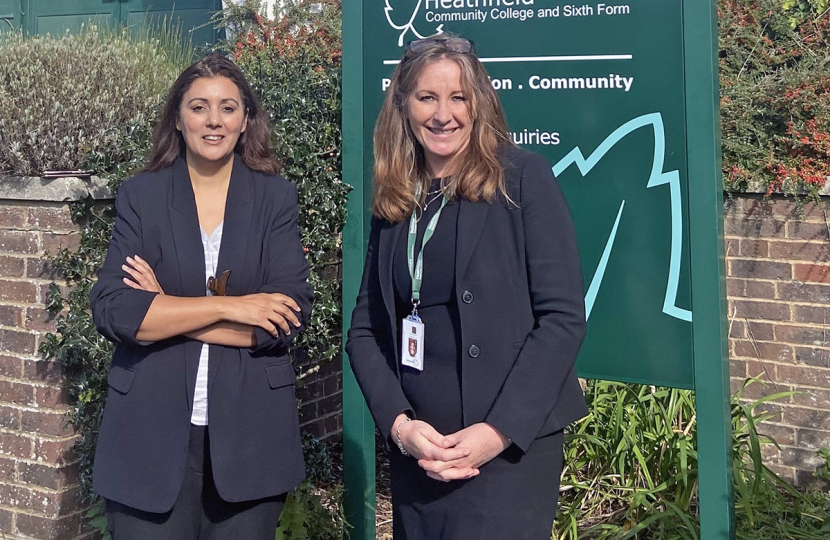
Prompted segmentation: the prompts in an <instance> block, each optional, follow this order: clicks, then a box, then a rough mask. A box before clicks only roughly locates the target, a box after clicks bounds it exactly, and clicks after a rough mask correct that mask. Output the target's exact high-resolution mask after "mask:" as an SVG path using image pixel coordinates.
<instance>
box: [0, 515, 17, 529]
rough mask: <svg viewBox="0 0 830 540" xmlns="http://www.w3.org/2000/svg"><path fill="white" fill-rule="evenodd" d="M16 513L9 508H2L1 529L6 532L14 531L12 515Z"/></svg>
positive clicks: (0, 516)
mask: <svg viewBox="0 0 830 540" xmlns="http://www.w3.org/2000/svg"><path fill="white" fill-rule="evenodd" d="M13 516H14V514H12V513H11V512H9V511H8V510H2V509H0V531H2V532H5V533H9V534H11V533H12V517H13Z"/></svg>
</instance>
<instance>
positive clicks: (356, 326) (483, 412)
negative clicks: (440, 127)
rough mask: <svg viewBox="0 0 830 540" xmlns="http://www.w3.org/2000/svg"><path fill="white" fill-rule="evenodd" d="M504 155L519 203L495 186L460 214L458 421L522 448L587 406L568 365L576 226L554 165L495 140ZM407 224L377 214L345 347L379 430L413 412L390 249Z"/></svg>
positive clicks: (579, 304)
mask: <svg viewBox="0 0 830 540" xmlns="http://www.w3.org/2000/svg"><path fill="white" fill-rule="evenodd" d="M500 161H501V163H502V165H503V166H504V168H505V184H506V189H507V193H508V195H509V197H510V198H511V199H512V200H513V201H514V202H515V203H516V204H511V203H509V202H508V201H507V200H506V199H505V198H504V197H503V196H502V195H501V194H499V197H498V199H497V200H496V201H494V202H493V203H492V204H490V203H487V202H486V201H479V202H470V201H469V200H466V199H462V200H461V201H460V206H459V211H458V232H457V238H456V265H455V295H456V300H457V304H458V312H459V316H460V318H461V356H462V358H461V395H462V407H463V419H464V425H465V426H469V425H471V424H474V423H477V422H483V421H486V422H489V423H490V424H491V425H493V426H494V427H495V428H496V429H498V430H499V431H500V432H501V433H503V434H504V435H505V436H507V437H509V438H510V439H511V440H512V441H513V443H514V444H516V445H517V446H518V447H519V448H520V449H521V450H522V451H527V450H528V448H529V447H530V444H531V443H532V442H533V440H534V439H535V438H537V437H541V436H544V435H548V434H550V433H553V432H556V431H559V430H561V429H563V428H564V427H565V426H566V425H567V424H568V423H570V422H572V421H574V420H577V419H578V418H581V417H582V416H584V415H585V414H586V413H587V408H586V406H585V399H584V396H583V395H582V389H581V388H580V386H579V381H578V379H577V377H576V371H575V369H574V363H575V361H576V357H577V353H578V351H579V347H580V346H581V344H582V340H583V337H584V334H585V328H586V324H585V304H584V300H583V288H582V274H581V270H580V262H579V253H578V250H577V243H576V233H575V231H574V226H573V222H572V220H571V215H570V212H569V210H568V207H567V205H566V203H565V199H564V197H563V195H562V192H561V190H560V188H559V186H558V184H557V183H556V180H555V179H554V177H553V173H552V172H551V169H550V165H549V164H548V163H547V161H546V160H545V159H544V158H543V157H542V156H540V155H538V154H532V153H530V152H527V151H525V150H521V149H518V148H513V147H505V148H502V151H501V153H500ZM408 223H409V220H406V221H405V222H402V223H390V222H388V221H386V220H382V219H377V218H373V220H372V227H371V233H370V236H369V246H368V252H367V254H366V266H365V267H364V271H363V282H362V284H361V286H360V293H359V294H358V298H357V304H356V306H355V309H354V311H353V313H352V326H351V329H350V330H349V336H348V342H347V344H346V351H347V352H348V354H349V361H350V362H351V366H352V370H353V371H354V374H355V377H356V378H357V382H358V384H359V385H360V388H361V390H362V391H363V395H364V396H365V397H366V401H367V403H368V405H369V410H370V412H371V413H372V416H373V417H374V419H375V423H376V424H377V426H378V428H379V429H380V430H381V433H382V434H383V435H384V436H386V437H388V436H389V432H390V429H391V427H392V422H394V420H395V417H396V416H397V415H398V414H400V413H401V412H403V411H405V410H411V409H412V406H411V405H410V404H409V402H408V401H407V399H406V396H405V395H404V393H403V390H402V389H401V386H400V382H399V377H400V367H399V364H400V363H399V361H398V357H399V345H398V343H397V327H398V325H400V321H398V320H396V318H395V297H394V290H393V283H392V260H393V254H394V251H395V246H396V245H397V242H398V239H399V238H400V235H401V234H403V233H404V231H405V230H406V228H407V226H408ZM425 331H426V332H429V328H426V329H425ZM426 362H427V363H429V359H428V358H427V359H426ZM435 399H441V396H435ZM416 412H417V411H416Z"/></svg>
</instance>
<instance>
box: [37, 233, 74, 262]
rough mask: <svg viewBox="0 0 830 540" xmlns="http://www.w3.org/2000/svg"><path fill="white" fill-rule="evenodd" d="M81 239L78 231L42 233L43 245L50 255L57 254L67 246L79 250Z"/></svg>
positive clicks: (72, 249)
mask: <svg viewBox="0 0 830 540" xmlns="http://www.w3.org/2000/svg"><path fill="white" fill-rule="evenodd" d="M80 241H81V235H80V234H78V233H75V232H73V233H66V234H58V233H47V232H45V233H41V247H42V248H43V251H45V252H46V253H47V254H48V255H49V256H52V257H53V256H55V255H57V254H58V252H60V250H62V249H64V248H66V249H69V250H71V251H74V250H77V249H78V245H79V244H80Z"/></svg>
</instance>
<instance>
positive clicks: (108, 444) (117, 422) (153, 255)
mask: <svg viewBox="0 0 830 540" xmlns="http://www.w3.org/2000/svg"><path fill="white" fill-rule="evenodd" d="M115 207H116V210H117V217H116V220H115V227H114V230H113V236H112V240H111V242H110V244H109V250H108V251H107V258H106V261H105V262H104V265H103V267H102V268H101V270H100V272H99V273H98V282H97V283H96V284H95V286H94V287H93V288H92V291H91V292H90V302H91V304H92V314H93V318H94V320H95V324H96V325H97V327H98V329H99V331H100V332H101V333H102V334H103V335H104V336H106V337H107V338H109V339H110V340H112V341H114V342H116V343H117V347H116V350H115V354H114V356H113V360H112V368H111V369H110V374H109V392H108V394H107V404H106V409H105V410H104V417H103V421H102V423H101V428H100V435H99V438H98V447H97V450H96V453H95V468H94V477H93V489H94V490H95V491H96V492H97V493H99V494H100V495H102V496H103V497H106V498H107V499H112V500H115V501H117V502H120V503H122V504H125V505H127V506H130V507H133V508H137V509H139V510H144V511H148V512H166V511H168V510H170V509H171V508H172V507H173V503H174V502H175V501H176V498H177V496H178V493H179V490H180V488H181V486H182V481H183V477H184V470H185V464H186V458H187V451H188V440H189V430H190V414H191V410H192V407H193V392H194V387H195V383H196V372H197V369H198V365H199V354H200V351H201V348H202V343H201V342H199V341H195V340H191V339H188V338H185V337H183V336H177V337H174V338H170V339H165V340H162V341H158V342H155V343H151V344H144V343H140V342H138V341H136V338H135V333H136V331H137V330H138V327H139V326H140V325H141V322H142V321H143V320H144V316H145V315H146V313H147V310H148V309H149V307H150V303H151V302H152V301H153V298H154V297H155V293H151V292H147V291H141V290H136V289H131V288H129V287H127V286H126V285H125V284H124V283H123V281H122V278H123V277H127V274H126V273H125V272H124V271H123V270H121V265H122V264H124V262H125V260H126V258H127V256H133V255H139V256H140V257H142V258H143V259H144V260H146V261H147V262H148V263H149V264H150V266H151V267H152V268H153V271H154V272H155V274H156V278H157V279H158V282H159V284H160V285H161V287H162V289H163V290H164V292H165V293H166V294H170V295H175V296H205V264H204V253H203V248H202V241H201V236H200V231H199V220H198V217H197V214H196V200H195V197H194V195H193V189H192V187H191V184H190V176H189V174H188V170H187V164H186V163H185V161H184V159H182V158H179V159H178V160H177V161H176V163H175V164H174V165H173V166H171V167H168V168H166V169H164V170H162V171H159V172H148V173H142V174H140V175H138V176H136V177H135V178H133V179H131V180H128V181H127V182H125V183H124V184H123V185H122V186H121V188H120V190H119V191H118V197H117V199H116V201H115ZM297 214H298V209H297V190H296V188H295V187H294V186H293V185H292V184H291V183H289V182H288V181H287V180H285V179H283V178H280V177H274V176H268V175H265V174H262V173H258V172H255V171H252V170H251V169H249V168H248V167H247V166H246V165H245V164H244V163H243V161H242V158H241V157H240V156H238V155H237V156H235V159H234V165H233V172H232V174H231V180H230V186H229V189H228V198H227V202H226V206H225V218H224V226H223V232H222V243H221V247H220V250H219V262H218V267H217V272H216V274H217V275H220V274H221V273H222V272H224V271H225V270H231V275H230V279H229V280H228V284H227V294H228V295H230V296H240V295H245V294H251V293H257V292H267V293H270V292H280V293H283V294H286V295H288V296H290V297H291V298H293V299H294V300H295V301H296V302H297V304H299V306H300V309H301V310H302V313H301V320H302V322H303V323H304V324H305V322H307V321H308V317H309V313H310V311H311V300H312V291H311V288H310V286H309V284H308V282H307V278H308V272H309V271H308V263H307V261H306V259H305V256H304V254H303V250H302V245H301V241H300V233H299V229H298V228H297ZM297 333H298V332H292V333H291V336H288V337H287V336H285V335H284V334H282V333H280V335H279V336H278V337H273V336H271V335H270V334H268V333H267V332H265V331H264V330H262V329H261V328H257V331H256V337H257V345H256V346H255V347H253V348H250V349H249V348H237V347H223V346H220V345H210V361H209V371H208V421H209V429H210V456H211V459H212V463H213V474H214V478H215V482H216V488H217V490H218V492H219V495H220V496H221V497H222V498H223V499H224V500H226V501H229V502H236V501H244V500H253V499H259V498H263V497H268V496H272V495H278V494H280V493H284V492H286V491H288V490H290V489H291V488H293V487H294V486H295V485H296V484H297V483H299V482H300V480H302V479H303V477H304V465H303V456H302V448H301V444H300V433H299V424H298V419H297V404H296V398H295V395H294V382H295V377H294V368H293V367H292V365H291V362H290V359H289V357H288V351H287V347H288V345H289V342H290V340H291V339H292V338H293V337H295V336H296V335H297Z"/></svg>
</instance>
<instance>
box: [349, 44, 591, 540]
mask: <svg viewBox="0 0 830 540" xmlns="http://www.w3.org/2000/svg"><path fill="white" fill-rule="evenodd" d="M374 155H375V167H374V195H373V201H372V210H373V214H374V216H373V219H372V227H371V233H370V237H369V245H368V253H367V256H366V266H365V268H364V273H363V282H362V284H361V288H360V293H359V295H358V298H357V305H356V307H355V309H354V312H353V316H352V326H351V329H350V330H349V337H348V344H347V346H346V350H347V352H348V354H349V359H350V361H351V365H352V369H353V371H354V373H355V376H356V377H357V381H358V383H359V385H360V387H361V389H362V391H363V394H364V396H365V397H366V401H367V403H368V405H369V409H370V411H371V413H372V416H373V417H374V419H375V422H376V424H377V427H378V429H379V430H380V431H381V433H382V434H383V435H384V436H385V437H386V438H387V440H389V441H390V442H391V443H393V450H392V452H391V469H392V505H393V517H394V525H393V529H394V537H395V539H396V540H402V539H407V540H414V539H423V540H439V539H446V540H465V539H470V540H505V539H532V540H547V539H549V538H550V534H551V527H552V522H553V519H554V516H555V513H556V505H557V495H558V491H559V476H560V473H561V470H562V443H563V432H562V430H563V429H564V428H565V426H566V425H568V423H570V422H572V421H574V420H576V419H578V418H580V417H582V416H583V415H584V414H585V413H586V412H587V411H586V407H585V401H584V397H583V395H582V391H581V389H580V386H579V382H578V380H577V377H576V372H575V371H574V362H575V360H576V356H577V352H578V351H579V347H580V345H581V343H582V339H583V335H584V333H585V313H584V303H583V296H582V295H583V289H582V277H581V271H580V263H579V255H578V252H577V245H576V236H575V233H574V228H573V224H572V221H571V217H570V214H569V212H568V208H567V206H566V204H565V200H564V198H563V196H562V193H561V191H560V189H559V187H558V186H557V183H556V181H555V180H554V178H553V174H552V173H551V168H550V165H549V164H548V163H547V162H546V161H545V159H544V158H542V157H541V156H539V155H536V154H532V153H530V152H527V151H524V150H520V149H518V148H516V147H515V146H514V145H513V144H512V142H511V140H510V135H509V133H508V131H507V124H506V122H505V118H504V113H503V112H502V108H501V105H500V104H499V100H498V97H497V96H496V93H495V92H494V91H493V88H492V86H491V85H490V81H489V78H488V76H487V73H486V72H485V70H484V68H483V66H482V64H481V62H480V61H479V60H478V58H477V57H476V55H475V51H474V48H473V44H472V43H471V42H469V41H467V40H465V39H461V38H458V37H453V36H447V35H439V36H435V37H432V38H427V39H421V40H417V41H414V42H411V43H410V44H409V45H408V46H407V49H406V53H405V55H404V57H403V59H402V60H401V62H400V64H399V65H398V67H397V68H396V70H395V73H394V75H393V76H392V82H391V85H390V86H389V88H388V90H387V91H386V98H385V101H384V103H383V108H382V109H381V113H380V116H379V118H378V120H377V124H376V126H375V136H374Z"/></svg>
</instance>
